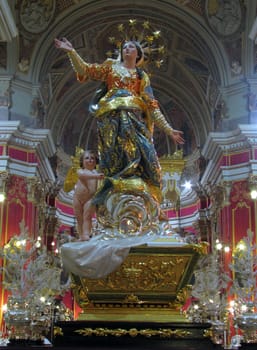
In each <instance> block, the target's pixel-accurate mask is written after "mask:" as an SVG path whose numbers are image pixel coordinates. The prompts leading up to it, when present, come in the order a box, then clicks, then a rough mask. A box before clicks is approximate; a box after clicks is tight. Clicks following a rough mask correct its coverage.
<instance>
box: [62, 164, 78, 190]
mask: <svg viewBox="0 0 257 350" xmlns="http://www.w3.org/2000/svg"><path fill="white" fill-rule="evenodd" d="M77 181H78V168H77V167H74V166H72V167H71V168H70V169H69V170H68V173H67V175H66V177H65V180H64V184H63V190H64V191H65V192H70V191H71V190H73V189H74V186H75V185H76V183H77Z"/></svg>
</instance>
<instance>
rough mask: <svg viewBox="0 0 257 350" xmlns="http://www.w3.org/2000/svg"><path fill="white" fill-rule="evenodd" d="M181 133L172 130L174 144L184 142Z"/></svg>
mask: <svg viewBox="0 0 257 350" xmlns="http://www.w3.org/2000/svg"><path fill="white" fill-rule="evenodd" d="M182 135H183V131H180V130H173V133H172V134H171V137H172V139H173V141H174V142H175V143H176V144H179V145H183V144H184V143H185V140H184V138H183V136H182Z"/></svg>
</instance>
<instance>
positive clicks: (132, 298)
mask: <svg viewBox="0 0 257 350" xmlns="http://www.w3.org/2000/svg"><path fill="white" fill-rule="evenodd" d="M124 302H125V303H126V304H140V303H142V300H140V299H139V298H138V296H137V295H135V294H129V295H127V296H126V298H125V299H124Z"/></svg>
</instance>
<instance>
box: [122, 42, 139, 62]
mask: <svg viewBox="0 0 257 350" xmlns="http://www.w3.org/2000/svg"><path fill="white" fill-rule="evenodd" d="M137 55H138V52H137V47H136V45H135V44H134V43H133V42H132V41H128V42H126V43H125V44H124V45H123V47H122V57H123V60H126V58H130V59H134V60H135V62H136V59H137Z"/></svg>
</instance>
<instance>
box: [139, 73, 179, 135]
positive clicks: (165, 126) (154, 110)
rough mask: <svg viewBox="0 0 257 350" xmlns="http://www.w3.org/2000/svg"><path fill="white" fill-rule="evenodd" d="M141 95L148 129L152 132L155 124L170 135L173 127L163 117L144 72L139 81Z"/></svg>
mask: <svg viewBox="0 0 257 350" xmlns="http://www.w3.org/2000/svg"><path fill="white" fill-rule="evenodd" d="M141 95H142V98H143V99H144V101H145V103H146V104H147V109H148V118H150V121H149V124H151V126H150V125H149V129H150V131H151V132H152V133H153V124H155V125H157V126H158V128H160V129H161V130H163V131H164V132H165V133H166V134H168V135H172V133H173V128H172V127H171V126H170V124H169V123H168V122H167V120H166V119H165V117H164V115H163V114H162V112H161V110H160V107H159V103H158V101H157V100H156V99H155V98H154V95H153V90H152V88H151V85H150V80H149V77H148V75H147V74H146V73H145V72H144V74H143V79H142V83H141Z"/></svg>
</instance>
